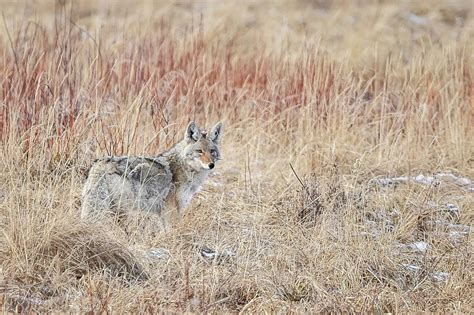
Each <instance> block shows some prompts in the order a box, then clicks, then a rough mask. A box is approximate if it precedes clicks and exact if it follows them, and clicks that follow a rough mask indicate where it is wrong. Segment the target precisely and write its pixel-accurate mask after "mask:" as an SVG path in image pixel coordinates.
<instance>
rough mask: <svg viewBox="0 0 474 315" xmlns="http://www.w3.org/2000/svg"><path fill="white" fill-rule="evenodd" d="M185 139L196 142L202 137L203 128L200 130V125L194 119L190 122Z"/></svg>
mask: <svg viewBox="0 0 474 315" xmlns="http://www.w3.org/2000/svg"><path fill="white" fill-rule="evenodd" d="M184 139H185V140H190V141H194V142H196V141H198V140H199V139H201V130H199V127H198V126H197V125H196V123H195V122H194V121H191V122H190V123H189V124H188V127H187V128H186V132H185V133H184Z"/></svg>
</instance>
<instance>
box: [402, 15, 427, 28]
mask: <svg viewBox="0 0 474 315" xmlns="http://www.w3.org/2000/svg"><path fill="white" fill-rule="evenodd" d="M406 18H407V20H408V21H410V22H411V23H413V24H415V25H418V26H424V25H426V24H427V20H426V18H424V17H422V16H419V15H416V14H415V13H411V12H410V13H408V14H407V16H406Z"/></svg>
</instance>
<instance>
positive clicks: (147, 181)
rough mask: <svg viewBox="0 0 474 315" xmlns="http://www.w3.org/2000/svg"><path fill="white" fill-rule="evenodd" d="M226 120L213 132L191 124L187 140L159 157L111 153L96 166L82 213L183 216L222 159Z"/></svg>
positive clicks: (95, 216) (84, 194)
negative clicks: (172, 213)
mask: <svg viewBox="0 0 474 315" xmlns="http://www.w3.org/2000/svg"><path fill="white" fill-rule="evenodd" d="M221 138H222V124H221V123H217V124H216V125H215V126H214V127H213V128H212V129H211V130H210V131H209V132H208V133H205V132H203V131H201V130H200V129H199V127H198V126H197V125H196V123H194V122H191V123H189V125H188V127H187V128H186V132H185V134H184V139H183V140H181V141H180V142H178V143H176V144H175V145H174V146H173V147H172V148H170V149H169V150H168V151H166V152H163V153H162V154H160V155H158V156H155V157H138V156H120V157H113V156H107V157H104V158H101V159H98V160H97V161H96V162H95V163H94V164H93V165H92V167H91V169H90V171H89V176H88V178H87V181H86V183H85V185H84V189H83V192H82V210H81V216H82V217H83V218H88V219H91V218H92V219H100V218H102V217H103V216H104V215H106V214H107V213H111V214H113V215H121V214H123V213H125V212H127V211H128V210H142V211H146V212H154V213H157V214H160V215H161V217H162V219H164V220H165V221H167V219H169V215H164V210H165V209H166V212H170V211H174V209H177V215H178V217H181V216H182V215H183V210H184V209H185V207H186V206H187V205H188V203H189V202H190V200H191V198H192V196H193V195H194V194H195V193H196V192H197V191H199V190H200V189H201V186H202V184H203V183H204V181H205V180H206V178H207V176H208V174H209V172H210V170H211V169H213V168H214V166H215V164H216V162H217V161H218V160H220V152H219V143H220V140H221Z"/></svg>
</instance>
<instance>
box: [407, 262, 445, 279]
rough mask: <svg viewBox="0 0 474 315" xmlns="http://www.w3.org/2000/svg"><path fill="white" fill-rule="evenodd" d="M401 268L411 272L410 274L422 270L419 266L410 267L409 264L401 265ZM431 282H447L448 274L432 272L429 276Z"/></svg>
mask: <svg viewBox="0 0 474 315" xmlns="http://www.w3.org/2000/svg"><path fill="white" fill-rule="evenodd" d="M402 266H403V267H405V269H407V270H408V271H411V272H419V271H421V270H422V268H421V267H420V266H416V265H410V264H402ZM429 275H430V276H431V277H432V278H433V280H435V281H439V282H444V281H446V280H448V278H449V273H448V272H444V271H434V272H432V273H430V274H429Z"/></svg>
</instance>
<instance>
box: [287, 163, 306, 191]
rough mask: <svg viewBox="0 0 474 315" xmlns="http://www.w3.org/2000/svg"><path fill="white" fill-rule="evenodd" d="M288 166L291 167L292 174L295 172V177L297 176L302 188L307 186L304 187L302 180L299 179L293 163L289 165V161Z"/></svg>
mask: <svg viewBox="0 0 474 315" xmlns="http://www.w3.org/2000/svg"><path fill="white" fill-rule="evenodd" d="M290 167H291V170H292V171H293V174H295V176H296V178H297V179H298V181H299V182H300V184H301V186H303V188H304V189H307V188H306V185H305V184H303V182H302V181H301V179H300V177H299V176H298V174H296V171H295V169H294V168H293V165H291V163H290Z"/></svg>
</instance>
